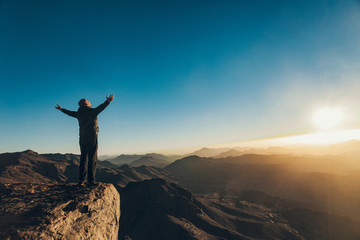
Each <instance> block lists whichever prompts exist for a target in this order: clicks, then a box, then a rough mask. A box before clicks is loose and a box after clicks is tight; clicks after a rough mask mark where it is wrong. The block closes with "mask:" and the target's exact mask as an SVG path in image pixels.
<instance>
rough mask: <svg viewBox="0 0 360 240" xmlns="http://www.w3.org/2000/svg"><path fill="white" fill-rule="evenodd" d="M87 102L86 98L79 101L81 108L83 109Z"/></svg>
mask: <svg viewBox="0 0 360 240" xmlns="http://www.w3.org/2000/svg"><path fill="white" fill-rule="evenodd" d="M85 101H86V99H85V98H83V99H81V100H80V101H79V106H80V107H81V106H85Z"/></svg>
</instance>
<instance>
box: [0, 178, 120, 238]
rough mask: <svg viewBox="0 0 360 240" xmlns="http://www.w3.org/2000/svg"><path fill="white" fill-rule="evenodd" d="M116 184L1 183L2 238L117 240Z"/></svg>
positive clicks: (0, 230) (117, 202)
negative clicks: (91, 185)
mask: <svg viewBox="0 0 360 240" xmlns="http://www.w3.org/2000/svg"><path fill="white" fill-rule="evenodd" d="M119 217H120V196H119V193H118V192H117V190H116V189H115V187H114V186H113V185H112V184H107V183H102V184H99V185H98V186H94V187H88V186H79V185H77V184H32V183H18V184H1V185H0V239H46V240H49V239H71V240H73V239H98V240H100V239H117V237H118V231H119Z"/></svg>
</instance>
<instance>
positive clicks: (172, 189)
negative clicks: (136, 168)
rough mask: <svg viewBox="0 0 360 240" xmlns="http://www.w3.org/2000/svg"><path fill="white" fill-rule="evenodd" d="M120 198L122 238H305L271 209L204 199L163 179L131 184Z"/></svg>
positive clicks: (120, 234) (122, 191)
mask: <svg viewBox="0 0 360 240" xmlns="http://www.w3.org/2000/svg"><path fill="white" fill-rule="evenodd" d="M120 195H121V212H122V215H121V218H120V232H119V239H128V238H131V239H134V240H136V239H144V240H146V239H174V240H175V239H182V240H184V239H252V238H266V239H301V236H300V235H299V234H298V233H297V232H296V231H295V230H294V229H292V228H291V227H289V226H288V225H287V224H286V220H284V219H282V218H281V217H279V216H276V217H274V216H273V217H270V215H269V214H270V213H271V210H268V209H263V208H257V207H251V206H249V205H246V207H245V205H244V206H243V208H235V207H231V206H227V205H224V204H220V203H212V202H207V201H206V200H199V199H196V198H194V197H193V196H192V194H191V193H190V192H188V191H186V190H184V189H183V188H181V187H180V186H178V185H176V184H174V183H168V182H166V181H165V180H162V179H152V180H146V181H143V182H137V183H129V184H128V185H127V186H126V188H124V189H122V190H121V191H120Z"/></svg>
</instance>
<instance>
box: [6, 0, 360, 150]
mask: <svg viewBox="0 0 360 240" xmlns="http://www.w3.org/2000/svg"><path fill="white" fill-rule="evenodd" d="M359 6H360V5H359V3H358V2H356V1H290V0H289V1H250V0H249V1H220V0H218V1H214V0H210V1H186V0H181V1H175V0H174V1H130V0H129V1H115V0H114V1H110V0H109V1H17V0H11V1H10V0H2V1H0V81H1V88H0V109H1V116H0V121H1V124H0V132H1V135H2V137H1V140H0V152H8V151H20V150H25V149H33V150H35V151H38V152H75V153H77V152H79V147H78V125H77V121H76V120H75V119H72V118H69V117H68V116H66V115H64V114H62V113H61V112H59V111H57V110H56V109H55V108H54V106H55V105H56V104H59V105H61V106H62V107H64V108H66V109H70V110H76V109H77V102H78V100H79V99H81V98H87V99H89V100H90V102H91V103H92V104H93V105H98V104H100V103H102V102H103V101H104V100H105V95H106V94H114V95H115V100H114V102H112V103H111V105H110V106H109V107H108V109H106V110H105V111H104V112H103V113H102V114H101V115H100V116H99V123H100V135H99V139H100V145H99V152H100V154H117V153H131V152H143V151H158V150H162V149H173V148H182V147H189V146H203V145H208V144H220V143H226V142H233V141H241V140H251V139H257V138H266V137H272V136H278V135H286V134H297V133H306V132H311V131H313V130H314V129H313V126H312V125H311V121H310V120H309V119H310V118H311V114H312V112H313V111H315V110H316V109H317V108H319V107H321V106H325V105H326V106H328V105H329V106H339V107H341V108H342V109H344V111H346V112H348V113H349V114H348V119H347V121H346V122H345V123H343V125H342V126H340V127H341V128H343V129H349V128H358V127H359V122H360V111H359V110H358V109H359V103H360V102H359V97H358V95H359V90H360V83H359V82H360V81H359V78H358V77H359V70H360V68H359V67H360V58H359V56H360V55H359V50H360V49H359V43H360V41H359V40H360V34H359V30H360V21H359V20H360V8H359Z"/></svg>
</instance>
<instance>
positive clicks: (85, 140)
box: [79, 135, 98, 183]
mask: <svg viewBox="0 0 360 240" xmlns="http://www.w3.org/2000/svg"><path fill="white" fill-rule="evenodd" d="M97 148H98V140H97V135H95V136H86V137H82V136H81V137H80V151H81V156H80V169H79V170H80V171H79V182H85V177H86V174H87V179H88V182H89V183H93V182H94V181H95V173H96V164H97Z"/></svg>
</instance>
